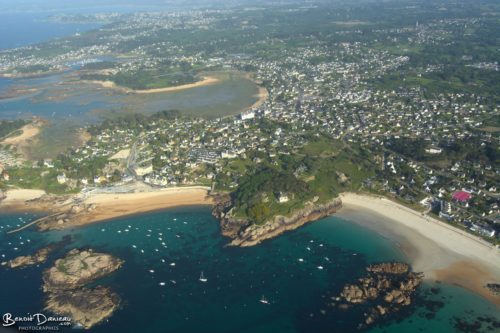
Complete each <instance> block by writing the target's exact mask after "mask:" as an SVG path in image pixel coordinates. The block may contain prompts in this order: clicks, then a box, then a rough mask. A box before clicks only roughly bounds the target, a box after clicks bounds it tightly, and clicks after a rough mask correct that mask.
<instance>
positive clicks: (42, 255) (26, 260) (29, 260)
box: [7, 246, 53, 268]
mask: <svg viewBox="0 0 500 333" xmlns="http://www.w3.org/2000/svg"><path fill="white" fill-rule="evenodd" d="M52 250H53V247H52V246H47V247H44V248H42V249H40V250H38V251H37V252H36V253H35V254H33V255H29V256H19V257H16V258H14V259H12V260H9V261H8V262H7V266H8V267H10V268H21V267H26V266H31V265H36V264H41V263H44V262H45V261H46V260H47V257H48V256H49V254H50V252H51V251H52Z"/></svg>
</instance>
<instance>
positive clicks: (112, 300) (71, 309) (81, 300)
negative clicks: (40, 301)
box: [45, 286, 120, 329]
mask: <svg viewBox="0 0 500 333" xmlns="http://www.w3.org/2000/svg"><path fill="white" fill-rule="evenodd" d="M119 303H120V298H119V297H118V295H117V294H115V293H113V292H112V291H111V289H109V288H104V287H102V286H97V287H96V288H94V289H87V288H83V289H79V290H69V291H66V292H54V293H49V295H48V299H47V302H46V306H45V310H48V311H51V312H54V313H57V314H60V315H64V316H68V317H71V318H72V319H73V321H74V322H76V323H78V324H79V325H81V326H82V327H83V328H86V329H88V328H91V327H92V326H94V325H95V324H97V323H99V322H101V321H102V320H104V319H106V318H108V317H110V316H111V315H112V314H113V312H114V310H115V309H116V307H117V306H118V304H119Z"/></svg>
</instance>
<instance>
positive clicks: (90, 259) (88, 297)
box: [43, 249, 123, 329]
mask: <svg viewBox="0 0 500 333" xmlns="http://www.w3.org/2000/svg"><path fill="white" fill-rule="evenodd" d="M122 265H123V261H122V260H120V259H118V258H115V257H113V256H111V255H109V254H105V253H97V252H94V251H93V250H77V249H74V250H71V251H70V252H69V253H68V254H67V255H66V256H65V257H64V258H61V259H58V260H56V262H55V263H54V266H52V267H51V268H49V269H47V270H45V271H44V273H43V282H44V283H43V291H44V292H46V293H47V296H48V297H47V301H46V307H45V309H46V310H48V311H51V312H53V313H56V314H59V315H65V316H69V317H71V318H72V319H73V321H74V324H76V325H77V326H80V327H83V328H85V329H89V328H91V327H92V326H94V325H96V324H98V323H100V322H101V321H103V320H104V319H106V318H108V317H110V316H111V315H112V314H113V312H114V311H115V310H116V308H117V307H118V306H119V304H120V297H119V296H118V295H117V294H116V293H114V292H113V291H112V290H111V289H110V288H106V287H103V286H96V287H94V288H88V287H86V286H87V285H88V284H89V283H92V282H94V281H96V280H98V279H100V278H102V277H104V276H107V275H109V274H111V273H113V272H114V271H116V270H117V269H119V268H120V267H121V266H122Z"/></svg>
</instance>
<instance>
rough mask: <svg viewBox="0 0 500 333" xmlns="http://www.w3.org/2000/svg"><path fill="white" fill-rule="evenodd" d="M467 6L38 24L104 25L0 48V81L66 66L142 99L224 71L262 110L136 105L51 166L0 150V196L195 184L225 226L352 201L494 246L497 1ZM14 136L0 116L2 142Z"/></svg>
mask: <svg viewBox="0 0 500 333" xmlns="http://www.w3.org/2000/svg"><path fill="white" fill-rule="evenodd" d="M479 3H480V4H479V5H478V4H475V5H474V6H473V5H472V4H469V3H468V2H466V1H464V2H462V1H459V2H456V1H455V2H451V1H427V2H416V3H412V2H408V1H402V2H391V4H390V6H387V5H386V6H385V7H384V9H383V10H380V8H379V7H380V6H382V4H377V3H360V4H344V5H342V4H336V5H330V4H328V3H321V2H320V3H318V4H311V5H310V6H300V7H297V6H292V5H286V4H285V5H276V6H271V7H268V8H265V9H262V8H259V7H257V6H256V7H245V8H231V7H228V8H227V9H218V10H210V9H204V10H198V11H195V10H190V11H179V12H170V13H136V14H99V15H94V14H92V15H90V14H89V15H83V14H82V15H75V16H71V15H62V16H56V17H52V18H51V19H53V20H59V21H69V22H87V21H88V22H93V21H99V22H105V25H103V26H102V27H101V28H99V29H97V30H93V31H90V32H87V33H82V34H78V35H75V36H72V37H68V38H60V39H56V40H53V41H50V42H47V43H43V44H38V45H34V46H27V47H23V48H18V49H12V50H6V51H1V52H0V73H1V74H3V75H4V76H11V77H16V76H22V75H44V74H50V73H56V72H60V71H65V70H68V67H69V66H70V65H71V64H74V63H77V62H78V63H79V64H80V66H81V67H79V69H78V75H79V77H80V78H81V79H82V80H86V81H88V80H94V81H111V82H114V84H116V85H118V86H122V87H126V88H129V89H153V88H162V87H170V86H177V85H182V84H189V83H193V82H196V81H198V80H199V79H200V78H201V77H203V76H207V75H209V74H210V73H211V72H214V71H223V72H232V71H234V72H244V73H248V75H251V77H252V79H253V81H254V82H256V83H257V84H258V85H259V86H260V87H262V88H265V89H266V90H267V98H266V99H265V100H263V101H262V103H259V104H260V105H258V106H256V107H253V108H250V109H248V110H245V111H243V112H241V113H240V114H238V115H228V116H226V117H204V118H199V117H192V116H189V117H188V116H185V115H183V114H182V112H179V111H176V110H165V111H160V110H158V111H159V112H158V113H155V114H143V113H140V111H141V110H137V111H138V113H136V114H127V115H124V116H117V117H113V118H109V119H106V120H104V121H103V122H101V123H98V124H94V125H92V126H89V127H88V128H86V131H87V132H88V133H90V135H91V139H90V140H88V141H87V142H86V143H85V144H84V145H82V146H80V147H75V148H74V149H72V150H70V151H68V152H67V153H66V154H61V155H59V156H57V157H54V158H45V159H41V160H35V161H33V160H30V159H27V158H26V157H24V156H22V154H20V152H19V151H16V149H15V147H13V146H11V145H3V146H2V148H1V150H0V161H1V163H0V173H1V175H2V180H1V181H0V188H2V189H4V190H5V189H8V188H9V187H14V186H17V187H21V188H41V189H45V190H46V191H48V192H52V193H57V194H61V193H71V192H79V191H84V192H89V193H90V192H92V191H96V190H97V191H98V190H100V191H117V192H119V191H126V190H127V188H128V187H129V186H130V185H129V184H133V183H136V182H143V183H145V184H147V185H150V186H153V187H171V186H186V185H203V186H207V187H211V188H212V191H213V192H214V193H231V197H232V200H233V204H234V214H235V215H236V216H246V217H248V218H251V219H252V221H254V222H255V223H264V222H265V221H267V220H269V218H271V217H273V216H275V215H277V214H290V213H292V212H293V211H294V210H296V209H299V208H301V207H303V206H304V205H305V203H306V202H312V203H322V202H327V201H329V200H331V199H332V198H334V197H336V196H337V195H338V194H339V193H341V192H344V191H366V192H372V193H375V194H381V195H385V196H389V197H391V198H393V199H395V200H397V201H400V202H402V203H404V204H406V205H409V206H411V207H412V208H416V209H418V210H421V211H422V212H424V211H425V212H427V213H430V214H433V215H435V216H436V217H439V218H440V219H442V220H445V221H448V222H449V223H453V224H455V225H457V226H459V227H461V228H463V229H467V230H469V231H470V232H473V233H476V234H478V235H480V236H482V237H484V238H486V239H488V240H490V241H491V242H493V243H498V242H499V239H498V231H499V230H500V209H499V203H500V192H499V191H500V189H499V188H498V187H499V184H500V168H499V166H500V152H499V143H500V136H499V133H500V113H499V103H500V95H499V93H498V92H499V91H500V73H499V64H498V59H499V52H500V50H499V48H498V36H499V35H500V24H499V23H500V22H499V21H500V16H499V13H500V11H499V9H500V5H499V4H498V3H497V2H495V1H480V2H479ZM346 18H348V20H346ZM310 22H315V24H310ZM103 57H105V60H103ZM24 125H26V121H18V122H12V121H7V120H5V121H2V122H1V123H0V138H4V137H7V136H9V135H13V134H15V133H16V132H18V131H19V129H20V128H22V127H23V126H24Z"/></svg>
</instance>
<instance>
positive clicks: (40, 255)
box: [2, 236, 71, 268]
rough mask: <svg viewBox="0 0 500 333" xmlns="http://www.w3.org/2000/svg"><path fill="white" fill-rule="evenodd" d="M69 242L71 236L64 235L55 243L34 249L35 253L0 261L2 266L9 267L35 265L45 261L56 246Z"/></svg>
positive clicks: (59, 246) (60, 246)
mask: <svg viewBox="0 0 500 333" xmlns="http://www.w3.org/2000/svg"><path fill="white" fill-rule="evenodd" d="M70 242H71V236H64V237H63V239H62V240H61V241H59V242H56V243H51V244H49V245H48V246H46V247H43V248H41V249H39V250H38V251H36V253H35V254H32V255H27V256H19V257H16V258H14V259H12V260H9V261H5V262H2V266H7V267H10V268H23V267H26V266H31V265H37V264H41V263H44V262H45V261H47V258H48V257H49V255H50V253H52V252H53V251H54V250H56V249H57V248H62V247H64V246H66V245H67V244H69V243H70Z"/></svg>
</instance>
